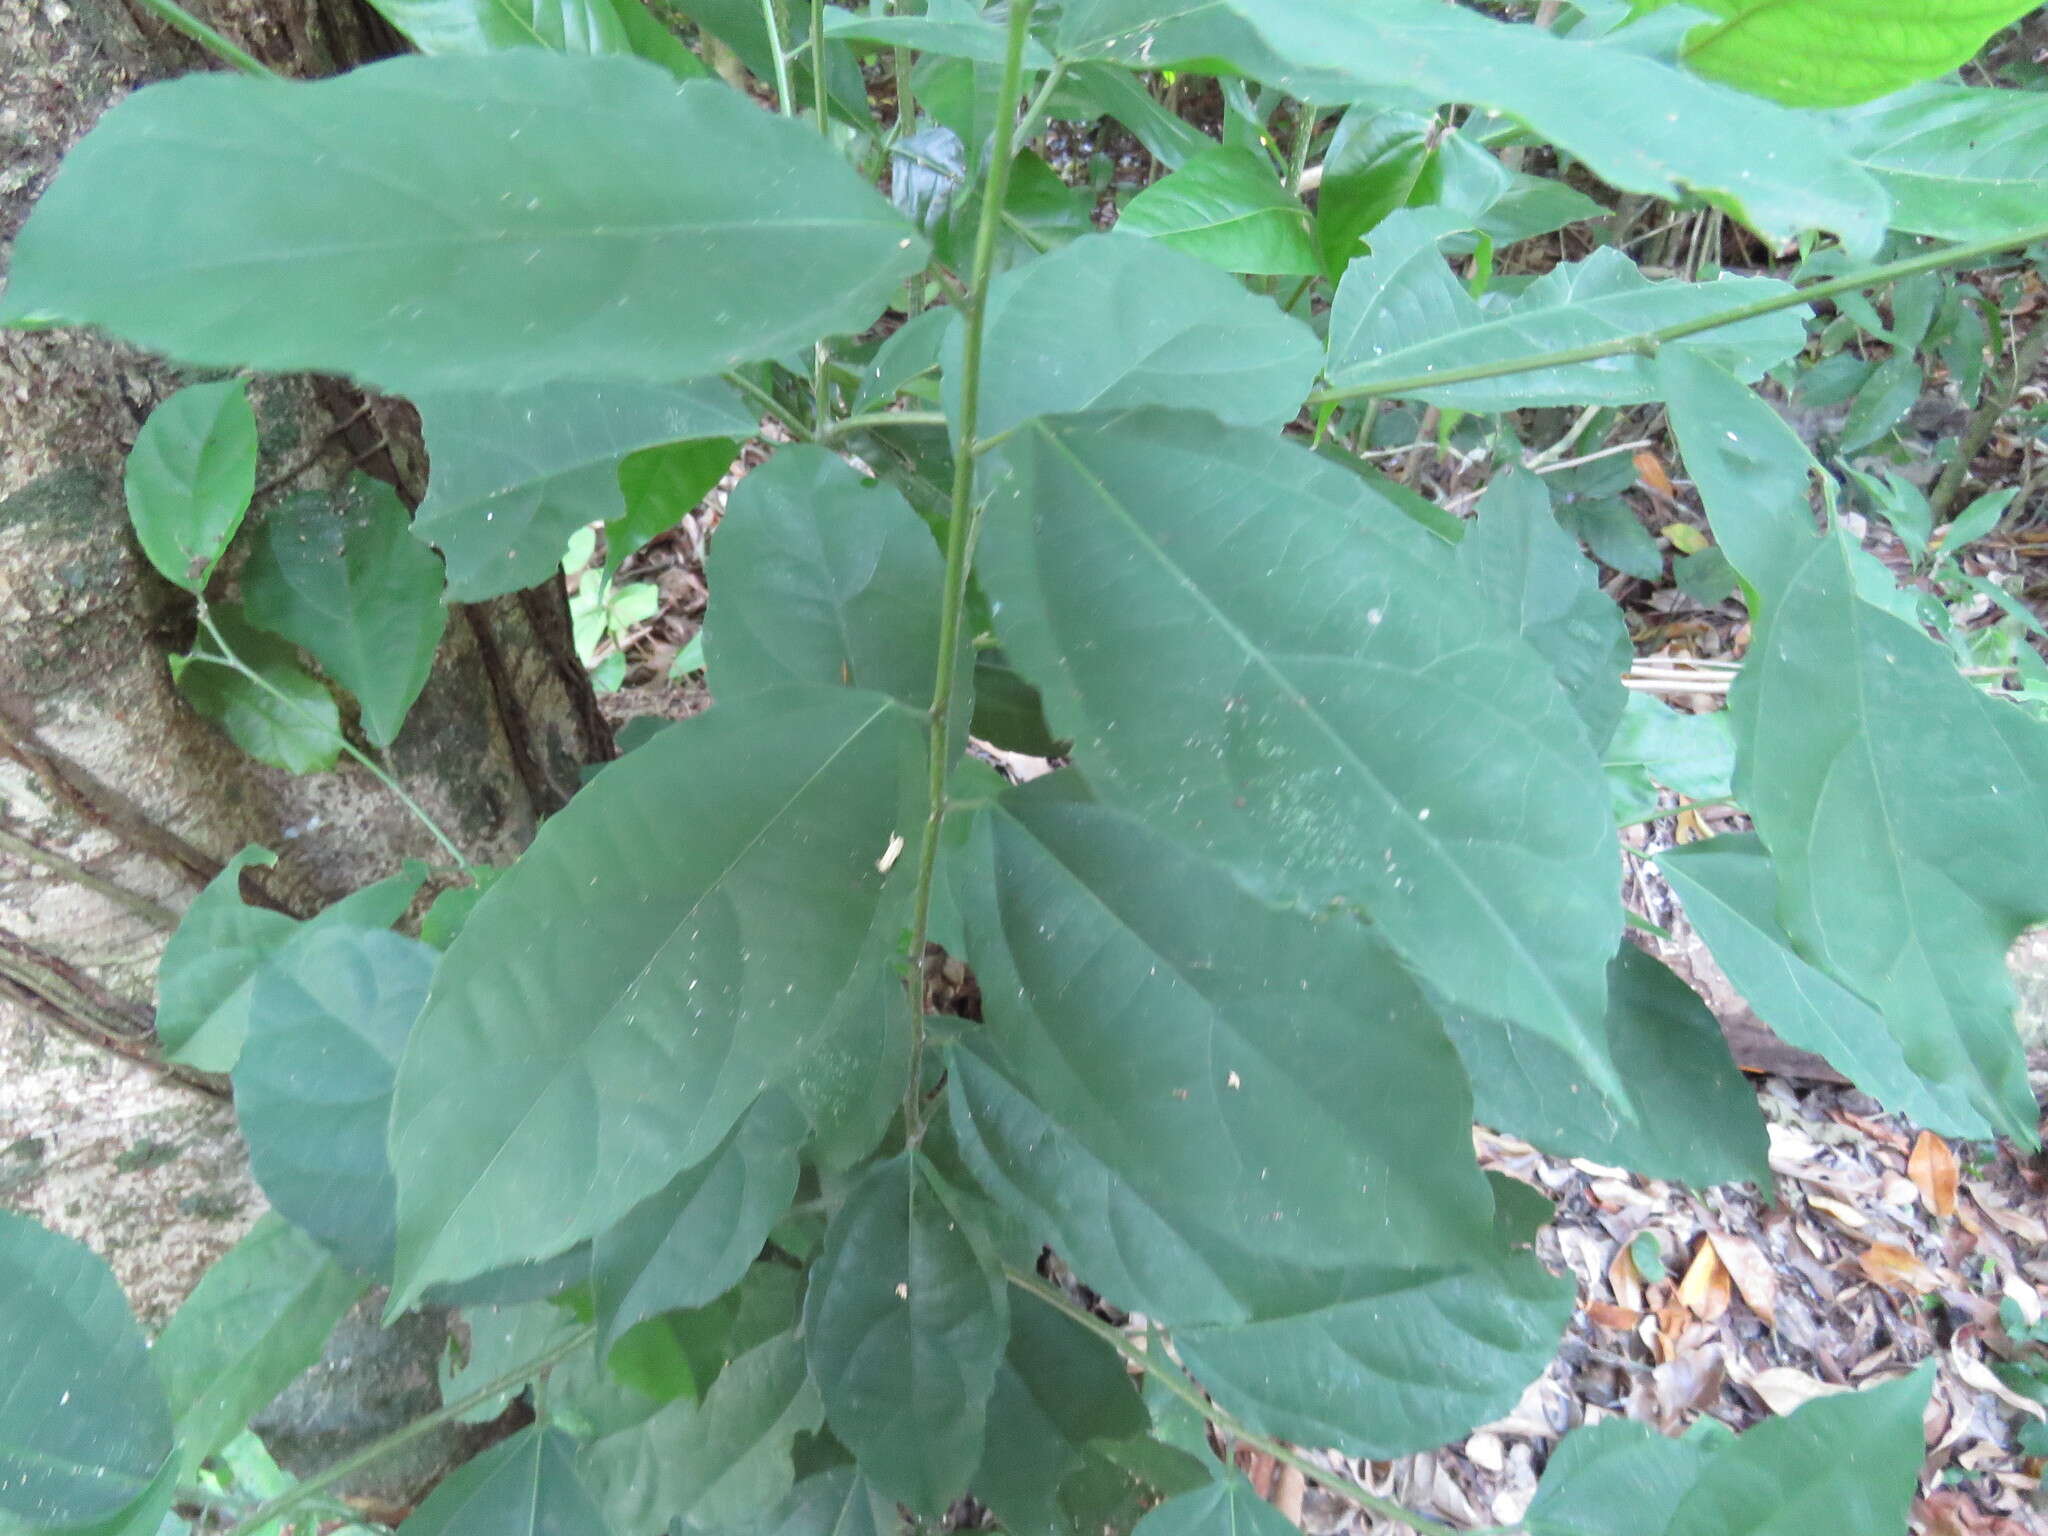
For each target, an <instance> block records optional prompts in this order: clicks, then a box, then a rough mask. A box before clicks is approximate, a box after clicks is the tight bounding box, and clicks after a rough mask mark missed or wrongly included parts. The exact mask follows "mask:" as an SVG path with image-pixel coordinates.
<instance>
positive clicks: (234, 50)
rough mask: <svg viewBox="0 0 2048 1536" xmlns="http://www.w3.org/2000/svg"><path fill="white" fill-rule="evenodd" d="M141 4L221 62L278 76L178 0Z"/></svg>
mask: <svg viewBox="0 0 2048 1536" xmlns="http://www.w3.org/2000/svg"><path fill="white" fill-rule="evenodd" d="M141 4H142V8H143V9H144V10H146V11H151V12H154V13H155V14H156V15H157V16H159V17H161V18H162V19H163V20H165V21H167V22H169V23H170V24H171V26H173V27H175V28H176V29H177V30H178V31H180V32H182V33H184V34H185V35H186V36H187V37H189V38H191V39H192V41H193V42H195V43H197V44H198V45H199V46H200V47H202V48H204V49H205V50H206V51H207V52H208V53H210V54H212V55H213V56H214V57H215V58H217V59H219V60H220V61H221V62H222V63H223V64H228V65H232V66H233V67H234V68H236V69H239V70H240V71H241V72H242V73H243V74H245V75H262V76H264V77H266V78H268V79H271V80H276V79H279V78H281V77H280V76H279V74H278V73H277V71H276V70H274V69H272V68H271V67H270V66H269V65H267V64H265V63H264V62H263V61H262V60H261V59H259V58H257V57H256V56H255V55H254V54H252V53H248V52H246V51H244V50H243V49H241V48H238V47H236V46H235V45H234V44H233V43H231V42H229V41H228V40H227V39H226V38H224V37H222V36H221V35H220V34H219V33H218V32H216V31H214V30H213V28H211V27H209V26H208V25H207V24H206V23H205V22H203V21H201V20H200V19H199V18H198V17H197V16H194V15H193V14H192V13H191V12H190V11H188V10H186V9H185V7H183V6H182V5H179V4H178V3H177V0H141Z"/></svg>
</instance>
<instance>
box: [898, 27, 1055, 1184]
mask: <svg viewBox="0 0 2048 1536" xmlns="http://www.w3.org/2000/svg"><path fill="white" fill-rule="evenodd" d="M1032 4H1033V0H1011V4H1010V34H1009V40H1008V46H1007V47H1006V48H1005V50H1004V53H1003V83H1002V88H1001V90H1000V91H998V93H997V96H996V99H997V101H999V102H1000V103H1002V106H1001V109H1000V113H999V115H998V117H997V118H996V135H995V145H994V148H993V149H992V150H991V151H990V154H989V166H988V182H987V185H986V186H984V187H983V188H982V195H981V221H980V223H979V224H978V225H977V226H976V228H975V231H974V266H973V268H972V270H971V272H970V274H969V277H968V289H967V296H966V301H965V302H964V303H963V304H962V305H961V306H960V320H961V326H962V331H963V342H962V346H961V353H960V427H959V432H960V436H959V442H958V444H957V445H956V450H955V452H954V455H953V495H952V514H951V516H950V517H949V518H948V520H947V523H946V587H945V592H944V594H943V596H942V598H941V602H942V605H943V606H942V607H941V608H940V610H939V660H938V666H937V670H936V675H935V676H934V677H933V679H932V707H931V716H930V719H931V739H930V744H929V746H928V748H927V755H928V758H929V761H930V767H931V780H930V783H929V785H928V791H927V795H926V799H925V804H926V806H927V807H928V809H927V811H926V813H925V819H924V835H923V837H922V838H921V839H920V840H919V842H918V849H917V890H916V895H915V896H914V897H913V899H912V907H911V920H910V986H909V992H910V1031H911V1032H910V1080H909V1082H908V1083H907V1084H905V1086H904V1090H903V1125H904V1132H905V1136H906V1139H907V1140H908V1142H909V1144H910V1145H911V1146H913V1147H915V1146H916V1145H917V1144H918V1142H919V1141H920V1140H921V1139H922V1138H923V1135H924V1106H923V1104H922V1103H921V1101H920V1094H919V1089H920V1088H921V1087H922V1085H923V1081H924V945H925V933H926V931H927V929H928V927H929V925H930V922H931V913H932V877H933V875H934V873H935V872H936V870H937V869H938V864H939V831H940V828H941V827H942V826H943V825H944V823H945V820H946V769H947V767H948V763H947V747H948V743H949V736H950V730H949V728H950V726H951V724H952V712H953V678H954V673H955V670H956V667H955V664H956V662H957V661H958V659H959V653H960V624H961V618H962V615H963V613H964V612H965V610H966V607H967V572H968V567H969V565H970V563H971V562H972V559H973V550H974V531H975V523H976V521H977V519H978V516H979V512H980V508H979V507H978V506H977V505H976V503H975V499H974V452H973V448H974V432H975V427H976V424H977V423H978V422H979V420H980V412H981V337H982V322H983V321H984V320H985V319H986V318H987V314H988V283H989V274H990V273H991V272H992V271H993V270H994V268H995V256H996V231H997V230H998V229H999V228H1000V227H1001V224H1002V210H1003V201H1004V199H1005V197H1006V196H1007V195H1008V193H1009V190H1010V160H1011V157H1012V155H1013V154H1014V153H1015V150H1016V146H1017V98H1018V97H1019V96H1020V95H1022V94H1023V91H1024V44H1025V41H1026V40H1027V39H1028V38H1029V37H1030V35H1031V33H1030V28H1031V8H1032Z"/></svg>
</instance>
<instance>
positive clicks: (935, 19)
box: [825, 0, 1053, 70]
mask: <svg viewBox="0 0 2048 1536" xmlns="http://www.w3.org/2000/svg"><path fill="white" fill-rule="evenodd" d="M1006 31H1007V28H1006V27H1004V25H1003V24H1002V23H1001V22H1000V21H992V20H990V19H989V18H988V17H986V16H984V15H982V13H981V12H980V10H978V9H977V8H976V7H975V6H973V5H971V4H969V3H968V0H926V5H925V12H924V14H923V15H922V16H871V15H866V14H863V13H861V12H858V11H841V10H832V9H829V8H828V9H827V10H826V12H825V35H826V36H827V37H836V38H843V39H845V40H847V41H849V42H856V43H873V44H876V45H878V46H880V47H883V48H915V49H917V50H918V51H919V52H920V53H931V54H937V55H939V56H940V57H942V58H949V59H972V60H974V61H975V62H976V63H979V64H1000V63H1002V62H1003V45H1004V41H1005V37H1004V34H1005V32H1006ZM1052 63H1053V60H1052V55H1051V54H1049V53H1047V52H1046V51H1045V46H1044V44H1042V43H1039V42H1036V41H1034V40H1032V39H1030V38H1026V39H1025V41H1024V67H1025V68H1026V69H1032V70H1039V69H1051V68H1052Z"/></svg>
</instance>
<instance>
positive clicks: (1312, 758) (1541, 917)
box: [979, 412, 1620, 1086]
mask: <svg viewBox="0 0 2048 1536" xmlns="http://www.w3.org/2000/svg"><path fill="white" fill-rule="evenodd" d="M1004 453H1005V456H1006V459H1007V463H1008V466H1009V469H1010V474H1009V475H1008V477H1007V478H1006V479H1005V480H1004V482H1003V483H1002V485H1001V486H1000V488H999V489H998V490H997V492H996V494H995V496H994V498H993V500H992V502H991V505H990V508H989V511H988V514H987V517H986V520H985V522H984V525H983V531H982V554H981V559H980V563H979V569H980V572H981V576H982V580H983V583H984V585H985V586H986V588H987V590H988V592H989V595H990V597H991V598H992V599H993V600H994V601H995V602H996V604H997V612H996V624H997V629H998V630H999V632H1000V633H1001V635H1002V638H1003V641H1004V645H1005V648H1006V649H1007V650H1008V652H1009V654H1010V655H1011V656H1012V657H1013V658H1014V659H1015V661H1016V662H1017V664H1018V666H1019V667H1020V668H1021V669H1022V670H1023V671H1024V673H1025V674H1026V675H1027V676H1028V677H1030V678H1031V679H1032V680H1033V681H1034V682H1036V683H1037V684H1038V686H1039V688H1040V689H1041V691H1042V692H1043V693H1044V696H1045V704H1046V718H1047V720H1048V721H1049V722H1050V724H1051V725H1052V728H1053V729H1054V730H1055V731H1056V732H1058V733H1059V734H1060V735H1061V736H1063V737H1067V738H1069V739H1071V740H1072V741H1074V742H1075V744H1076V749H1077V755H1078V756H1080V757H1081V758H1082V760H1083V761H1085V762H1086V763H1087V764H1088V769H1089V775H1090V778H1091V781H1092V782H1093V783H1094V785H1095V787H1096V789H1097V791H1098V792H1099V793H1100V794H1101V795H1102V797H1103V799H1104V800H1105V801H1107V802H1109V803H1112V804H1117V805H1122V806H1124V807H1127V808H1129V809H1133V810H1136V811H1138V812H1139V813H1140V814H1142V815H1144V816H1147V817H1149V818H1151V819H1152V820H1154V821H1155V822H1156V823H1157V824H1158V825H1160V826H1161V827H1163V828H1168V829H1170V830H1172V831H1173V832H1175V833H1176V834H1177V835H1180V836H1182V837H1184V838H1187V839H1189V840H1191V841H1192V842H1194V843H1196V844H1197V845H1199V846H1201V847H1203V848H1205V849H1207V850H1208V851H1210V852H1212V853H1214V854H1216V855H1217V856H1219V857H1220V858H1222V859H1223V860H1224V861H1225V862H1226V863H1230V864H1232V865H1235V866H1238V867H1240V868H1242V869H1245V870H1247V871H1252V872H1255V873H1256V875H1257V876H1258V879H1259V881H1260V884H1261V885H1262V887H1263V888H1264V889H1265V890H1267V891H1268V892H1270V893H1272V894H1275V895H1277V896H1280V897H1283V898H1286V899H1290V900H1294V901H1298V902H1302V903H1305V904H1307V905H1309V906H1311V907H1322V906H1324V905H1326V904H1328V903H1331V902H1342V903H1347V904H1351V905H1354V906H1356V907H1358V908H1361V909H1363V910H1364V911H1365V912H1366V914H1367V915H1368V916H1369V917H1370V918H1371V920H1372V922H1373V923H1374V925H1375V926H1376V927H1377V928H1378V929H1379V931H1380V933H1381V934H1382V936H1383V937H1385V939H1386V940H1387V941H1388V942H1389V943H1390V944H1391V945H1392V946H1393V947H1394V948H1395V950H1396V951H1398V952H1399V953H1400V955H1401V956H1402V958H1403V959H1404V960H1406V961H1407V962H1408V964H1409V965H1411V966H1412V967H1414V969H1415V970H1416V971H1417V972H1418V974H1420V975H1421V976H1422V977H1423V978H1424V979H1425V980H1426V981H1428V982H1429V983H1430V984H1431V985H1432V986H1435V987H1437V988H1438V989H1440V990H1441V991H1442V992H1443V993H1444V994H1445V995H1446V996H1447V997H1449V998H1450V999H1451V1000H1452V1001H1454V1002H1455V1003H1457V1004H1459V1005H1461V1006H1466V1007H1470V1008H1473V1009H1475V1010H1477V1011H1480V1012H1485V1013H1490V1014H1493V1015H1495V1016H1497V1017H1503V1018H1509V1019H1513V1020H1515V1021H1516V1022H1519V1023H1521V1024H1523V1025H1524V1026H1525V1027H1527V1028H1530V1029H1533V1030H1535V1031H1536V1032H1538V1033H1539V1034H1544V1035H1547V1036H1548V1037H1550V1038H1551V1039H1553V1040H1556V1041H1558V1042H1559V1043H1560V1044H1562V1045H1563V1046H1564V1047H1565V1048H1566V1049H1567V1050H1568V1051H1570V1052H1572V1053H1573V1054H1574V1055H1576V1056H1578V1057H1580V1058H1581V1059H1582V1060H1584V1061H1585V1063H1586V1065H1587V1067H1588V1070H1589V1071H1590V1072H1592V1073H1593V1074H1594V1075H1595V1076H1596V1077H1599V1076H1600V1075H1601V1074H1603V1073H1604V1072H1605V1071H1606V1070H1607V1069H1606V1067H1605V1065H1604V1060H1603V1057H1602V1054H1601V1047H1600V1035H1601V1024H1600V1020H1601V1017H1602V1014H1603V1012H1604V1001H1603V999H1604V993H1605V980H1604V978H1605V974H1606V967H1607V961H1608V959H1609V957H1610V956H1611V955H1612V954H1613V952H1614V942H1615V938H1616V936H1617V933H1618V929H1619V926H1620V918H1619V914H1618V912H1617V909H1616V903H1615V899H1614V847H1613V833H1612V831H1611V829H1610V826H1609V821H1608V812H1607V794H1606V787H1605V785H1604V783H1603V782H1602V780H1601V776H1600V769H1599V765H1598V763H1597V761H1596V760H1595V758H1594V755H1593V752H1592V750H1591V748H1590V747H1589V746H1588V744H1587V741H1586V735H1585V729H1584V727H1583V725H1582V724H1581V723H1580V720H1579V718H1578V716H1577V715H1576V714H1575V713H1574V712H1573V710H1572V707H1571V703H1570V701H1569V699H1568V698H1567V697H1566V695H1565V693H1564V691H1563V689H1562V688H1561V687H1560V686H1559V685H1558V683H1557V681H1556V679H1555V678H1554V677H1553V676H1552V675H1551V672H1550V669H1549V667H1548V665H1547V664H1546V663H1545V662H1544V661H1543V659H1542V658H1541V657H1540V656H1538V655H1537V653H1536V652H1535V651H1533V650H1531V649H1530V648H1529V647H1528V646H1527V645H1526V644H1525V643H1524V642H1523V641H1522V639H1521V638H1520V637H1519V636H1518V635H1517V634H1516V633H1515V632H1514V629H1513V627H1512V626H1511V624H1510V623H1509V621H1508V620H1507V619H1506V618H1504V617H1502V616H1500V615H1497V614H1495V613H1494V612H1492V611H1491V608H1490V605H1489V604H1488V603H1487V602H1486V600H1485V599H1484V598H1483V597H1482V596H1481V595H1480V594H1479V593H1478V592H1477V591H1475V590H1474V589H1473V588H1472V587H1471V585H1470V584H1469V583H1468V582H1466V581H1465V580H1464V579H1463V578H1462V576H1461V575H1460V573H1459V572H1458V570H1457V568H1456V563H1455V558H1454V556H1453V553H1452V551H1451V550H1450V548H1448V547H1447V546H1446V545H1445V544H1443V543H1442V542H1441V541H1440V540H1438V539H1436V538H1435V537H1433V536H1432V535H1430V534H1429V533H1426V532H1425V531H1424V530H1422V529H1421V528H1419V527H1418V526H1416V524H1414V523H1413V522H1411V521H1410V520H1409V519H1408V518H1407V517H1406V516H1405V515H1403V514H1402V513H1401V512H1400V511H1399V510H1397V509H1396V508H1395V507H1393V506H1392V505H1391V504H1389V503H1387V502H1386V501H1384V500H1383V499H1382V498H1380V497H1378V496H1377V495H1375V494H1374V493H1373V492H1372V491H1371V490H1370V489H1369V488H1368V487H1366V486H1365V485H1364V484H1363V483H1362V482H1360V481H1359V480H1357V479H1355V478H1354V477H1352V476H1351V475H1349V474H1347V473H1346V472H1345V471H1344V470H1342V469H1339V468H1337V467H1336V466H1334V465H1332V464H1329V463H1327V462H1325V461H1323V460H1321V459H1319V458H1317V457H1316V456H1315V455H1313V454H1311V453H1309V452H1308V451H1307V450H1305V449H1303V448H1301V447H1300V446H1298V445H1296V444H1293V443H1289V442H1286V441H1284V440H1282V439H1280V438H1277V437H1271V436H1268V435H1267V434H1265V433H1260V432H1253V431H1247V430H1241V429H1232V428H1226V427H1223V426H1222V425H1221V424H1219V423H1218V422H1216V421H1215V420H1213V419H1212V418H1209V417H1206V416H1198V415H1193V414H1189V413H1167V412H1142V413H1136V414H1132V415H1127V416H1096V417H1073V418H1061V419H1054V420H1050V421H1040V422H1034V423H1032V424H1030V425H1029V426H1027V427H1026V428H1025V429H1024V430H1023V431H1022V432H1021V433H1019V434H1018V436H1017V438H1016V439H1015V440H1014V441H1013V442H1012V443H1011V444H1009V445H1008V446H1007V447H1006V448H1005V450H1004ZM1615 1086H1618V1085H1615Z"/></svg>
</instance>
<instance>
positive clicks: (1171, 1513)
mask: <svg viewBox="0 0 2048 1536" xmlns="http://www.w3.org/2000/svg"><path fill="white" fill-rule="evenodd" d="M1293 1530H1294V1525H1293V1523H1292V1522H1291V1521H1289V1520H1288V1518H1287V1517H1286V1516H1285V1515H1283V1514H1281V1513H1280V1511H1279V1510H1277V1509H1275V1508H1274V1507H1273V1506H1272V1505H1270V1504H1268V1503H1267V1502H1266V1501H1265V1500H1264V1499H1262V1498H1260V1497H1259V1496H1258V1494H1257V1493H1256V1492H1254V1491H1253V1489H1252V1485H1251V1484H1250V1483H1248V1482H1246V1481H1245V1479H1244V1474H1243V1473H1241V1472H1239V1471H1238V1470H1237V1469H1236V1468H1235V1467H1232V1468H1231V1469H1230V1470H1229V1471H1227V1472H1225V1473H1224V1474H1223V1475H1222V1476H1220V1477H1218V1478H1217V1479H1216V1481H1214V1482H1213V1483H1211V1484H1210V1485H1209V1486H1208V1487H1206V1488H1197V1489H1196V1490H1195V1491H1194V1492H1192V1493H1183V1494H1181V1495H1180V1496H1179V1497H1178V1498H1172V1499H1168V1500H1167V1501H1166V1502H1165V1503H1164V1504H1161V1505H1160V1506H1159V1507H1158V1508H1157V1509H1155V1510H1152V1511H1151V1512H1150V1513H1148V1514H1147V1515H1146V1516H1145V1518H1144V1519H1142V1520H1140V1521H1139V1522H1138V1524H1137V1526H1136V1528H1135V1529H1134V1530H1133V1531H1132V1533H1131V1536H1288V1533H1289V1532H1291V1531H1293Z"/></svg>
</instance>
